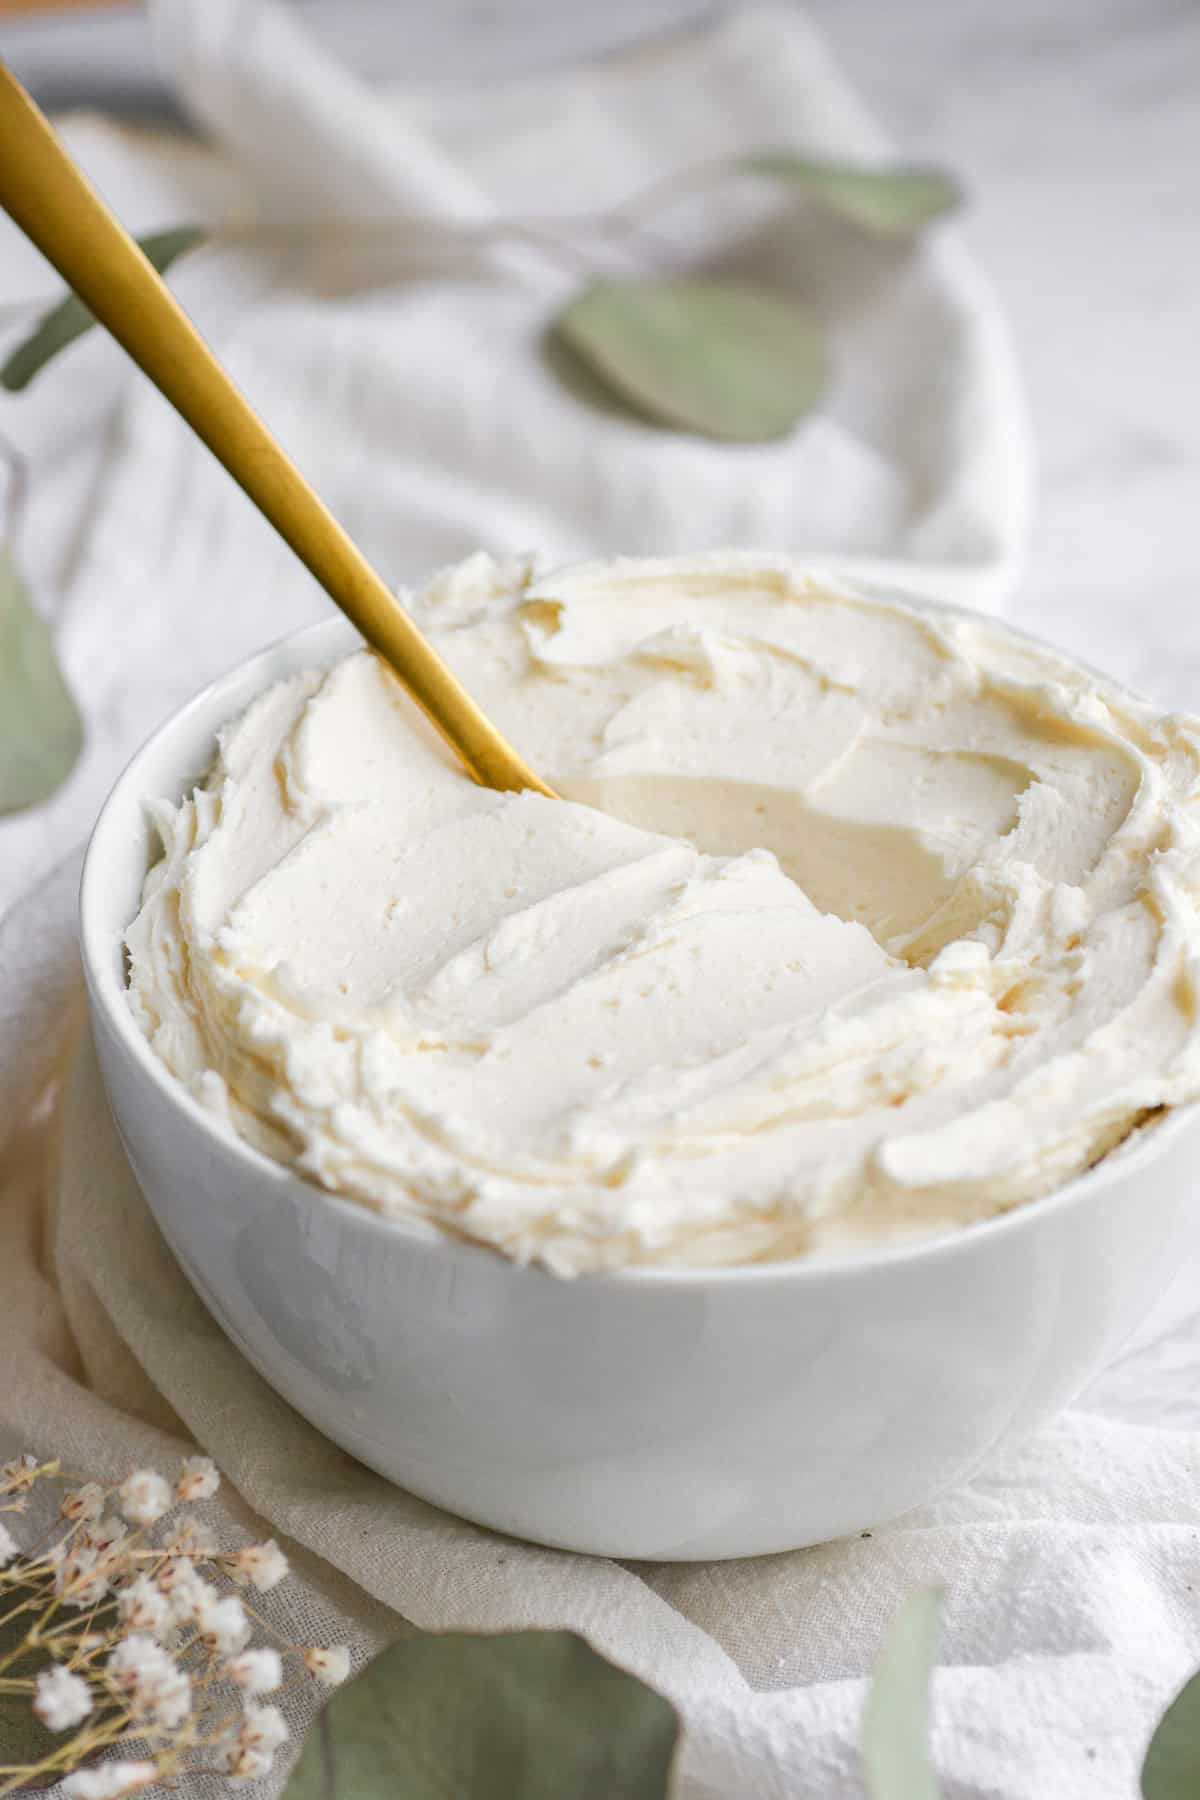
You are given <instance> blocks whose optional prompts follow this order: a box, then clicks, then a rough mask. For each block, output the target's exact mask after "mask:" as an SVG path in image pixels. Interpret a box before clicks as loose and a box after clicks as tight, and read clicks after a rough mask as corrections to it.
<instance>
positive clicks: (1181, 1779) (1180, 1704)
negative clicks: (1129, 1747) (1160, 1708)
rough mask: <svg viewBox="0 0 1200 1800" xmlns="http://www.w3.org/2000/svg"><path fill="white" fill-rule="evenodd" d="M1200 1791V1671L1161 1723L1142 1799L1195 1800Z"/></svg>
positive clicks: (1153, 1741) (1152, 1746)
mask: <svg viewBox="0 0 1200 1800" xmlns="http://www.w3.org/2000/svg"><path fill="white" fill-rule="evenodd" d="M1197 1794H1200V1673H1197V1674H1195V1675H1193V1676H1192V1679H1191V1680H1190V1681H1189V1682H1188V1683H1187V1684H1186V1686H1185V1687H1183V1688H1182V1689H1181V1690H1180V1691H1179V1693H1178V1694H1176V1696H1175V1698H1174V1700H1172V1702H1171V1704H1170V1706H1168V1708H1167V1710H1166V1712H1165V1713H1164V1714H1163V1716H1162V1718H1161V1719H1160V1720H1159V1722H1158V1727H1157V1729H1156V1731H1155V1733H1154V1736H1153V1737H1152V1738H1151V1739H1150V1748H1149V1749H1148V1750H1147V1752H1146V1760H1145V1762H1144V1763H1143V1764H1142V1796H1143V1800H1196V1795H1197Z"/></svg>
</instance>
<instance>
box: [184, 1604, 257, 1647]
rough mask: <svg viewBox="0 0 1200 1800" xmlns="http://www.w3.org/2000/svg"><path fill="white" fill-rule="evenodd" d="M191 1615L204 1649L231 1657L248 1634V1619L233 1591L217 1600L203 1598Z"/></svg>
mask: <svg viewBox="0 0 1200 1800" xmlns="http://www.w3.org/2000/svg"><path fill="white" fill-rule="evenodd" d="M194 1617H195V1621H196V1630H197V1631H198V1632H199V1634H200V1642H201V1643H202V1644H203V1645H204V1648H205V1649H206V1650H219V1651H220V1652H221V1653H222V1655H224V1656H232V1655H233V1654H234V1652H235V1651H237V1650H240V1649H241V1648H242V1646H243V1644H244V1643H245V1642H246V1639H247V1638H248V1637H249V1636H250V1621H249V1619H248V1618H247V1617H246V1609H245V1607H244V1606H243V1605H242V1603H241V1601H240V1600H239V1599H238V1597H237V1595H236V1594H226V1595H225V1597H224V1598H223V1599H221V1600H207V1599H206V1600H205V1601H204V1602H203V1604H202V1605H200V1606H198V1607H197V1608H196V1609H195V1613H194Z"/></svg>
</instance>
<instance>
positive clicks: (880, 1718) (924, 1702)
mask: <svg viewBox="0 0 1200 1800" xmlns="http://www.w3.org/2000/svg"><path fill="white" fill-rule="evenodd" d="M941 1604H942V1593H941V1589H940V1588H918V1589H917V1591H916V1592H915V1593H913V1594H910V1595H909V1596H908V1598H907V1599H906V1600H905V1601H904V1603H903V1605H902V1606H901V1607H900V1609H899V1611H898V1612H897V1613H896V1615H895V1617H894V1618H893V1619H892V1622H891V1624H890V1625H889V1626H888V1629H887V1633H886V1635H885V1637H884V1640H883V1648H882V1650H881V1651H880V1654H879V1660H878V1662H877V1663H876V1665H875V1675H874V1679H873V1680H872V1682H871V1691H870V1693H869V1694H868V1695H867V1704H866V1706H865V1708H864V1710H863V1721H862V1733H861V1737H860V1741H859V1751H860V1754H861V1756H862V1764H863V1774H864V1776H865V1778H866V1786H867V1793H868V1794H869V1795H870V1800H940V1795H941V1788H940V1786H939V1785H938V1780H937V1776H936V1775H935V1774H934V1772H933V1766H932V1764H931V1763H930V1760H929V1678H930V1676H931V1674H932V1673H933V1664H934V1658H935V1655H936V1653H937V1637H938V1622H939V1616H940V1612H941Z"/></svg>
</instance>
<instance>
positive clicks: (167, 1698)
mask: <svg viewBox="0 0 1200 1800" xmlns="http://www.w3.org/2000/svg"><path fill="white" fill-rule="evenodd" d="M191 1710H192V1683H191V1679H190V1677H189V1676H188V1675H186V1674H185V1673H184V1671H183V1670H182V1669H177V1668H175V1667H174V1665H172V1668H171V1672H170V1674H169V1675H168V1674H166V1673H165V1672H164V1674H163V1676H162V1679H161V1680H160V1681H158V1682H156V1683H155V1684H154V1689H153V1692H152V1693H148V1694H147V1696H146V1711H147V1712H148V1713H149V1714H150V1716H151V1717H152V1718H154V1719H156V1720H157V1721H158V1723H159V1724H160V1725H165V1726H166V1728H167V1730H168V1731H175V1730H177V1729H178V1728H179V1726H180V1725H182V1724H183V1721H184V1720H185V1719H186V1718H187V1716H188V1714H189V1713H190V1712H191Z"/></svg>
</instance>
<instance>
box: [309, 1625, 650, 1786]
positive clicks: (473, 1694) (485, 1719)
mask: <svg viewBox="0 0 1200 1800" xmlns="http://www.w3.org/2000/svg"><path fill="white" fill-rule="evenodd" d="M678 1733H679V1721H678V1719H677V1717H676V1714H675V1710H674V1708H673V1707H672V1706H670V1705H669V1704H668V1702H667V1701H666V1700H663V1699H661V1698H660V1696H659V1695H657V1694H655V1693H652V1692H651V1690H650V1689H649V1688H648V1687H645V1686H643V1684H642V1683H641V1682H640V1681H638V1680H637V1679H636V1678H635V1677H634V1676H632V1675H628V1674H625V1673H624V1672H623V1671H622V1670H620V1669H615V1668H614V1667H613V1666H612V1664H611V1663H608V1662H606V1661H605V1660H604V1658H603V1657H602V1656H600V1655H598V1654H597V1652H596V1651H594V1650H593V1649H591V1648H590V1646H589V1645H588V1644H586V1643H585V1642H584V1640H583V1639H582V1638H581V1637H577V1636H576V1635H575V1633H574V1632H569V1631H516V1632H507V1633H504V1634H502V1635H499V1636H495V1637H492V1636H480V1635H478V1634H475V1633H469V1632H446V1633H444V1634H443V1633H438V1634H427V1635H426V1634H423V1635H421V1636H418V1637H414V1638H407V1639H404V1640H402V1641H401V1642H400V1643H398V1644H393V1645H392V1646H391V1647H390V1649H387V1650H384V1651H383V1652H382V1653H381V1655H379V1656H377V1657H376V1658H375V1660H374V1661H373V1662H372V1663H370V1664H368V1666H367V1667H366V1668H365V1669H364V1670H363V1672H362V1674H361V1675H358V1676H356V1677H355V1678H354V1679H353V1680H352V1681H348V1682H347V1683H346V1685H345V1686H344V1687H342V1688H339V1689H338V1691H337V1693H336V1694H335V1695H334V1696H333V1698H332V1699H331V1700H330V1701H329V1702H328V1704H327V1705H326V1706H325V1707H324V1709H323V1710H322V1712H321V1713H320V1714H319V1715H318V1717H317V1719H316V1721H315V1722H314V1724H313V1726H312V1728H311V1730H310V1731H309V1734H308V1736H307V1738H306V1739H305V1742H304V1748H303V1749H302V1751H301V1753H300V1758H299V1761H298V1762H297V1763H296V1766H295V1768H294V1769H293V1770H292V1773H291V1775H290V1777H289V1778H288V1783H287V1786H286V1788H285V1789H284V1800H564V1797H565V1796H567V1795H569V1796H570V1800H614V1797H615V1796H617V1795H620V1796H621V1800H664V1796H665V1794H666V1791H667V1779H668V1774H669V1771H670V1766H671V1758H672V1756H673V1755H674V1751H675V1743H676V1739H677V1737H678Z"/></svg>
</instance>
